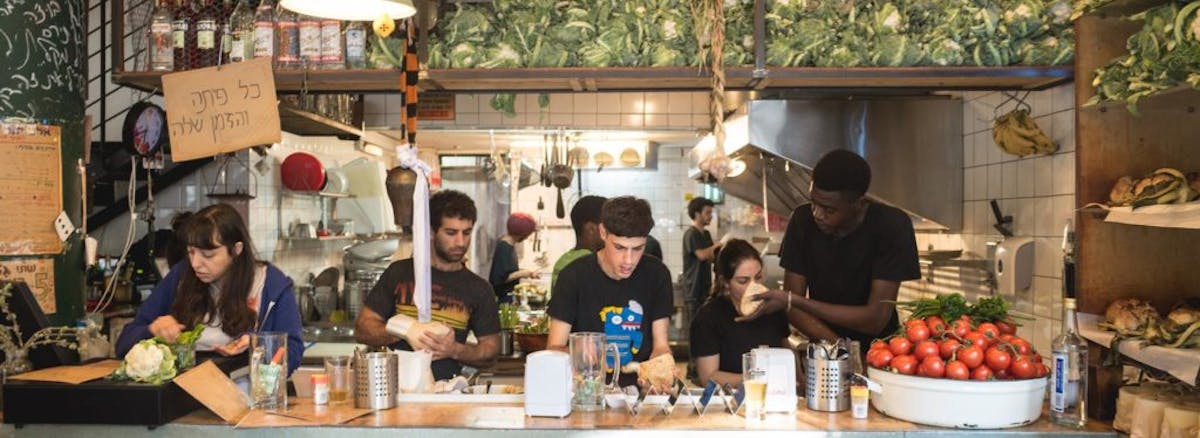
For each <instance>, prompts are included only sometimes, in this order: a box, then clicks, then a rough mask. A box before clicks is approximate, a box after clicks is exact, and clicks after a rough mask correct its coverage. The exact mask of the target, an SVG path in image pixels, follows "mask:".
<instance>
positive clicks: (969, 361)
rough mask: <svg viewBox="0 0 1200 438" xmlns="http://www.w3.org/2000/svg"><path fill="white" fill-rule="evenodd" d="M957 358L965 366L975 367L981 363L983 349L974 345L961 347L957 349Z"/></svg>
mask: <svg viewBox="0 0 1200 438" xmlns="http://www.w3.org/2000/svg"><path fill="white" fill-rule="evenodd" d="M958 360H960V361H962V363H964V364H966V365H967V368H971V369H975V368H976V367H978V366H979V365H981V364H983V349H982V348H979V346H976V345H971V346H968V347H966V348H963V349H962V350H959V351H958ZM989 371H990V370H989Z"/></svg>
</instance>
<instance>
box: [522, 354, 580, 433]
mask: <svg viewBox="0 0 1200 438" xmlns="http://www.w3.org/2000/svg"><path fill="white" fill-rule="evenodd" d="M570 414H571V356H570V355H568V354H567V353H564V352H561V351H552V350H542V351H538V352H534V353H530V354H529V355H528V356H526V357H525V415H528V416H531V417H557V418H562V417H565V416H567V415H570Z"/></svg>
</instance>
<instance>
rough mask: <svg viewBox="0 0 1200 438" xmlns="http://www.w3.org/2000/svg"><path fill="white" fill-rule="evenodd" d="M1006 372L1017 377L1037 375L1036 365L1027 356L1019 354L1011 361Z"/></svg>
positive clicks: (1026, 377)
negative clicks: (1019, 355)
mask: <svg viewBox="0 0 1200 438" xmlns="http://www.w3.org/2000/svg"><path fill="white" fill-rule="evenodd" d="M1008 372H1009V373H1011V374H1012V376H1013V377H1015V378H1018V379H1030V378H1033V377H1034V376H1036V375H1037V366H1036V365H1034V364H1033V362H1031V361H1030V360H1029V358H1028V357H1025V356H1021V357H1018V358H1017V359H1016V360H1014V361H1013V362H1012V365H1011V366H1010V367H1009V369H1008Z"/></svg>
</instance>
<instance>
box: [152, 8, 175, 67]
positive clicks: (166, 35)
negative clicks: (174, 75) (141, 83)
mask: <svg viewBox="0 0 1200 438" xmlns="http://www.w3.org/2000/svg"><path fill="white" fill-rule="evenodd" d="M174 21H175V16H174V15H172V14H171V8H170V7H169V6H167V0H158V1H156V2H155V6H154V12H152V13H151V14H150V41H149V43H150V44H149V45H148V46H149V48H150V70H154V71H171V70H175V40H174V36H173V35H172V30H171V24H172V22H174Z"/></svg>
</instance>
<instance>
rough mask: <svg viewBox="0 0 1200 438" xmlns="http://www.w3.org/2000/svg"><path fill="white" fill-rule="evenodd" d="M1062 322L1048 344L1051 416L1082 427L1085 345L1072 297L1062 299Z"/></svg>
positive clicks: (1085, 366)
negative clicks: (1061, 328) (1054, 336)
mask: <svg viewBox="0 0 1200 438" xmlns="http://www.w3.org/2000/svg"><path fill="white" fill-rule="evenodd" d="M1063 281H1067V279H1066V278H1064V279H1063ZM1062 324H1063V330H1062V334H1060V335H1058V337H1056V338H1054V342H1053V343H1052V344H1051V346H1050V350H1051V354H1050V356H1051V364H1050V419H1051V421H1053V422H1054V423H1057V424H1060V425H1063V426H1070V427H1083V425H1084V424H1086V423H1087V405H1086V403H1087V373H1088V369H1087V358H1088V347H1087V342H1085V341H1084V340H1083V338H1082V337H1080V336H1079V334H1078V329H1077V326H1076V323H1075V299H1074V298H1065V299H1063V321H1062Z"/></svg>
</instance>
